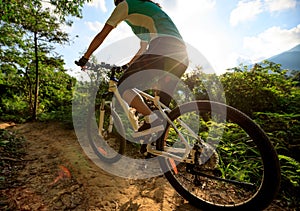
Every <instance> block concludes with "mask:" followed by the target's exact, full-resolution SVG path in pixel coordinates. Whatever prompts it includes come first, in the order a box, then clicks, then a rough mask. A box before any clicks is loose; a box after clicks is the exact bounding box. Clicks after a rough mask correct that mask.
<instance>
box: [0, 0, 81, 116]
mask: <svg viewBox="0 0 300 211" xmlns="http://www.w3.org/2000/svg"><path fill="white" fill-rule="evenodd" d="M84 2H85V1H82V0H81V1H52V0H50V1H49V2H48V3H50V4H52V5H55V6H56V7H55V11H54V12H56V15H54V13H52V12H51V11H50V9H47V8H44V7H43V3H45V1H43V2H42V1H39V0H34V1H28V0H12V1H6V0H0V13H1V21H0V27H1V35H2V36H1V39H0V44H1V46H2V45H3V46H4V48H3V49H2V48H1V50H0V57H1V64H0V66H1V69H4V71H7V70H9V69H14V68H15V69H18V71H17V72H19V73H20V72H21V74H23V75H24V76H25V78H26V79H27V80H26V81H27V84H28V86H29V103H30V105H31V104H32V103H31V102H32V97H31V96H32V88H33V87H34V89H35V90H34V101H33V102H34V103H33V106H30V107H31V108H32V118H33V119H36V116H37V109H38V94H39V80H40V79H39V75H40V73H39V72H40V67H41V65H42V64H41V62H43V66H44V67H47V66H49V65H50V66H52V67H56V68H54V69H59V70H63V60H62V59H61V57H60V56H57V55H55V54H53V53H52V52H53V49H54V48H53V44H54V43H59V44H64V43H67V42H68V41H69V38H68V34H67V33H65V32H63V31H62V30H61V29H60V25H61V24H67V25H71V24H72V22H70V21H67V20H66V17H67V16H68V15H73V16H77V17H81V9H80V8H81V6H82V5H83V3H84ZM57 14H58V16H57ZM2 29H5V30H3V31H2ZM14 32H17V33H16V34H19V36H17V37H16V36H15V34H14ZM11 35H13V36H11ZM11 37H12V38H11ZM19 55H21V56H19ZM33 68H34V71H35V83H34V84H35V85H33V82H32V77H29V75H30V74H29V73H31V72H32V71H33Z"/></svg>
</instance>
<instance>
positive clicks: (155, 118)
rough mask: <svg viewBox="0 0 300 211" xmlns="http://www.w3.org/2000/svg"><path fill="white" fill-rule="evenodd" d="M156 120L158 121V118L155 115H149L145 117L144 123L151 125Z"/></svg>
mask: <svg viewBox="0 0 300 211" xmlns="http://www.w3.org/2000/svg"><path fill="white" fill-rule="evenodd" d="M157 119H158V116H157V115H156V113H151V114H149V115H148V116H145V122H146V123H148V124H151V123H152V122H154V121H155V120H157Z"/></svg>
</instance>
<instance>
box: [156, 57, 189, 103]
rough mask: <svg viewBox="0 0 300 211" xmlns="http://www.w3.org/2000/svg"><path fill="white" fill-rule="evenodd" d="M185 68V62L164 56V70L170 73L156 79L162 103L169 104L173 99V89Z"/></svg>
mask: <svg viewBox="0 0 300 211" xmlns="http://www.w3.org/2000/svg"><path fill="white" fill-rule="evenodd" d="M186 69H187V64H184V63H181V62H178V61H177V60H174V59H171V58H165V71H167V72H168V73H171V74H167V75H166V76H164V77H162V78H161V79H160V80H159V81H158V84H159V87H160V93H159V96H160V101H161V102H162V103H163V104H164V105H166V106H169V104H170V102H171V100H172V99H173V94H174V90H175V89H176V86H177V84H178V82H179V81H180V80H181V79H180V78H181V76H182V75H183V74H184V72H185V71H186Z"/></svg>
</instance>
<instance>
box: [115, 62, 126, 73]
mask: <svg viewBox="0 0 300 211" xmlns="http://www.w3.org/2000/svg"><path fill="white" fill-rule="evenodd" d="M128 67H129V64H125V65H123V66H114V67H112V70H114V71H116V72H117V73H120V72H123V71H125V70H127V69H128Z"/></svg>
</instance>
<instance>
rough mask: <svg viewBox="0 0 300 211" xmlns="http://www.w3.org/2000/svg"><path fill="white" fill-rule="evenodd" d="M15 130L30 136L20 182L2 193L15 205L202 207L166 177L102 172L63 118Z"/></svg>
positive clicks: (27, 207) (24, 207)
mask: <svg viewBox="0 0 300 211" xmlns="http://www.w3.org/2000/svg"><path fill="white" fill-rule="evenodd" d="M13 130H16V131H18V133H20V134H22V135H23V136H24V137H25V138H26V139H27V149H26V150H27V155H26V156H25V157H24V158H23V159H24V161H23V162H24V165H25V167H24V169H23V170H22V171H21V172H20V173H19V176H18V178H17V183H16V185H15V187H13V188H10V189H7V190H5V191H4V192H3V193H4V195H5V196H6V197H7V198H8V199H9V204H10V206H11V210H89V211H90V210H91V211H92V210H128V211H129V210H132V211H134V210H139V211H149V210H155V211H156V210H178V211H180V210H182V211H183V210H190V211H197V210H199V209H196V208H194V207H192V206H190V205H189V204H188V203H187V202H186V201H184V200H183V199H182V198H181V197H180V196H179V195H178V194H177V193H176V192H175V191H174V189H173V188H172V187H171V186H170V185H169V183H168V182H167V180H166V179H165V178H164V177H163V176H160V177H155V178H151V179H145V180H131V179H124V178H120V177H117V176H114V175H110V174H109V173H107V172H105V171H103V170H102V169H100V168H99V167H97V166H96V165H95V164H94V163H92V162H91V161H90V160H89V159H88V158H87V157H86V156H85V154H84V153H83V151H82V149H81V147H80V145H79V143H78V142H77V138H76V135H75V133H74V131H73V130H68V129H65V128H64V126H63V125H61V124H59V123H40V122H39V123H27V124H23V125H17V126H14V128H13ZM0 209H1V207H0Z"/></svg>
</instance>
